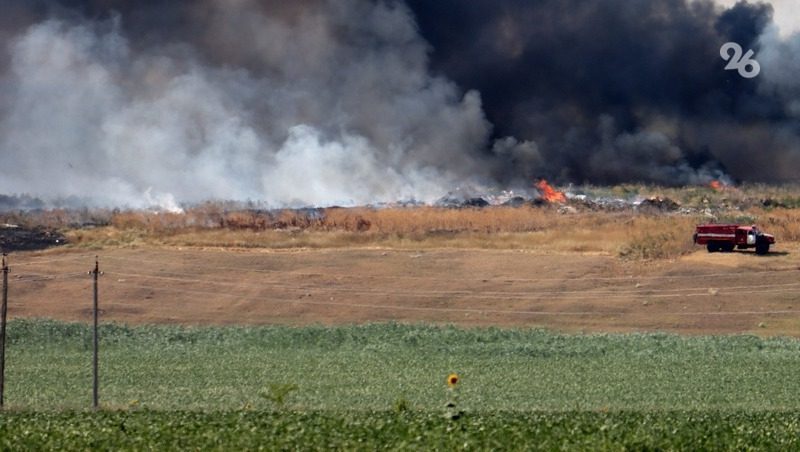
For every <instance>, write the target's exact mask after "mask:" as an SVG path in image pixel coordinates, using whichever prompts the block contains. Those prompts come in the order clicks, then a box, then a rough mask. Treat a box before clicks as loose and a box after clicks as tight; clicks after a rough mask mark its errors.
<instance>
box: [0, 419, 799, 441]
mask: <svg viewBox="0 0 800 452" xmlns="http://www.w3.org/2000/svg"><path fill="white" fill-rule="evenodd" d="M799 447H800V412H797V411H792V412H758V413H752V414H739V413H726V412H720V411H711V412H683V411H679V412H666V413H641V412H612V413H602V412H586V411H580V412H557V413H555V412H536V413H518V412H509V411H502V412H484V413H475V414H467V415H465V416H464V417H462V418H460V419H459V420H457V421H451V420H448V419H445V418H444V417H443V416H440V415H437V414H436V413H431V412H405V413H402V414H396V413H393V412H386V411H379V412H355V411H346V412H328V411H313V412H264V411H260V412H252V411H224V412H211V413H205V412H191V411H189V412H187V411H181V412H164V411H161V412H159V411H111V412H108V411H107V412H100V413H87V412H59V413H24V412H23V413H8V414H4V415H3V416H2V417H0V450H23V449H24V450H89V449H93V450H126V449H127V450H255V449H259V448H263V449H267V450H286V449H302V450H331V449H338V450H408V449H412V450H431V449H437V450H465V449H472V450H474V449H483V450H523V449H524V450H537V449H538V450H565V449H566V450H653V449H656V450H657V449H667V450H670V449H672V450H677V449H682V450H745V449H757V450H797V449H798V448H799Z"/></svg>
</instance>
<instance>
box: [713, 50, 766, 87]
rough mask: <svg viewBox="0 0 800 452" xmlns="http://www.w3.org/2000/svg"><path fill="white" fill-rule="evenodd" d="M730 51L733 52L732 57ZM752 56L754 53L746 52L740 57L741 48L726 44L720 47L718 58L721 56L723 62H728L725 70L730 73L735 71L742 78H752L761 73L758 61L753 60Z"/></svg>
mask: <svg viewBox="0 0 800 452" xmlns="http://www.w3.org/2000/svg"><path fill="white" fill-rule="evenodd" d="M731 50H733V55H731V53H730V51H731ZM753 54H754V52H753V51H752V50H748V51H747V53H746V54H745V55H744V56H742V46H740V45H739V44H737V43H735V42H726V43H725V44H723V45H722V48H720V49H719V56H721V57H722V59H723V60H725V61H728V64H727V65H726V66H725V70H726V71H731V70H734V69H735V70H737V71H739V75H741V76H742V77H744V78H753V77H755V76H757V75H758V74H759V73H760V72H761V65H760V64H758V61H756V60H754V59H753ZM748 68H749V69H748Z"/></svg>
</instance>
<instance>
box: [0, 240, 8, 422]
mask: <svg viewBox="0 0 800 452" xmlns="http://www.w3.org/2000/svg"><path fill="white" fill-rule="evenodd" d="M7 256H8V255H7V254H6V253H3V305H2V307H0V408H3V403H4V401H5V386H6V318H7V316H8V265H7V262H6V257H7Z"/></svg>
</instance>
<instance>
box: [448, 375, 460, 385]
mask: <svg viewBox="0 0 800 452" xmlns="http://www.w3.org/2000/svg"><path fill="white" fill-rule="evenodd" d="M456 384H458V374H450V375H448V376H447V386H450V387H451V388H454V387H455V386H456Z"/></svg>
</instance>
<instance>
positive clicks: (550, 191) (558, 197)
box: [536, 179, 567, 203]
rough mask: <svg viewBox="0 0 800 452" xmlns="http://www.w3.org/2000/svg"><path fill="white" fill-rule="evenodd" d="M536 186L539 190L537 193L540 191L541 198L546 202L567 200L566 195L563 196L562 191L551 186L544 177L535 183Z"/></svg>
mask: <svg viewBox="0 0 800 452" xmlns="http://www.w3.org/2000/svg"><path fill="white" fill-rule="evenodd" d="M536 188H537V189H538V190H539V193H541V197H542V199H544V200H545V201H547V202H562V203H563V202H567V197H566V196H564V193H563V192H560V191H558V190H556V189H555V188H553V187H551V186H550V184H548V183H547V181H546V180H544V179H541V180H539V182H537V183H536Z"/></svg>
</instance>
